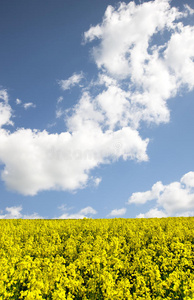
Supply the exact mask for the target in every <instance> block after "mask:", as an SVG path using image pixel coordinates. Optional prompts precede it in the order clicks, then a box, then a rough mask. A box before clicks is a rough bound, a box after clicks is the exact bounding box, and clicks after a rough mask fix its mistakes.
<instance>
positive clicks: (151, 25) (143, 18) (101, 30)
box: [85, 0, 194, 124]
mask: <svg viewBox="0 0 194 300" xmlns="http://www.w3.org/2000/svg"><path fill="white" fill-rule="evenodd" d="M169 2H170V1H168V0H162V1H157V0H156V1H149V2H145V3H143V4H141V5H136V4H135V2H130V3H128V4H126V3H120V5H119V7H118V8H117V9H115V8H113V7H112V6H108V8H107V10H106V12H105V15H104V18H103V21H102V23H101V24H97V25H96V26H94V27H91V28H90V29H89V30H88V31H87V32H85V42H91V41H93V40H94V39H99V40H100V43H99V45H98V46H95V47H94V48H93V57H94V60H95V62H96V65H97V67H98V68H99V69H100V70H102V71H103V72H107V73H108V74H109V76H112V77H113V78H114V79H117V80H118V81H119V82H123V81H124V82H125V83H128V85H129V84H130V86H129V90H128V91H130V90H131V89H132V90H133V93H132V94H131V95H130V97H129V94H128V97H127V98H130V100H131V103H133V104H134V103H135V105H133V107H132V108H133V110H135V112H136V115H138V117H139V120H144V121H147V122H149V123H150V122H155V123H157V124H159V123H161V122H164V123H165V122H168V121H169V117H170V113H169V110H168V108H167V104H166V100H167V99H169V98H170V97H173V96H175V95H176V93H177V92H178V89H179V88H181V87H182V86H183V85H186V86H187V87H188V88H189V89H192V88H193V82H194V63H193V53H194V39H193V31H194V29H193V27H191V26H184V25H183V23H182V22H181V21H182V19H183V18H185V17H187V16H188V14H193V10H192V9H190V8H189V7H188V6H187V7H186V8H185V11H184V12H179V11H178V9H177V8H174V7H170V4H169ZM166 33H168V35H169V36H170V37H169V40H168V39H166V38H165V37H164V36H165V34H166ZM154 36H157V37H158V38H159V39H160V41H162V40H164V43H163V44H160V43H154ZM161 36H162V38H161ZM156 40H157V39H156ZM157 42H158V40H157ZM181 45H184V49H183V47H182V46H181ZM121 98H122V97H121ZM126 100H129V99H126ZM122 101H123V100H122ZM128 102H129V101H128ZM120 103H121V102H120ZM104 105H105V104H104ZM116 105H117V104H116ZM128 106H129V103H128ZM137 108H138V109H137ZM120 109H121V107H120ZM125 109H126V105H124V106H123V110H122V112H124V111H125ZM127 109H128V111H129V107H127ZM130 109H131V107H130ZM131 111H132V110H131ZM119 112H120V113H121V110H120V111H119ZM137 112H138V113H137Z"/></svg>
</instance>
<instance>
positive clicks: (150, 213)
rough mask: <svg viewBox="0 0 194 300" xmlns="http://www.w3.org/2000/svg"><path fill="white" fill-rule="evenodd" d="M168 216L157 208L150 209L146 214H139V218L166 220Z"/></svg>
mask: <svg viewBox="0 0 194 300" xmlns="http://www.w3.org/2000/svg"><path fill="white" fill-rule="evenodd" d="M166 217H168V215H167V214H166V213H164V212H163V211H162V210H158V209H157V208H153V209H150V210H149V211H148V212H147V213H145V214H139V215H138V216H137V218H166Z"/></svg>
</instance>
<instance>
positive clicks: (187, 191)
mask: <svg viewBox="0 0 194 300" xmlns="http://www.w3.org/2000/svg"><path fill="white" fill-rule="evenodd" d="M151 200H156V205H157V207H161V208H162V210H158V208H154V209H152V210H150V211H149V212H148V213H146V214H140V215H139V216H138V217H154V216H155V217H158V216H161V217H162V216H174V215H192V214H193V210H194V172H189V173H186V174H185V175H184V176H183V177H182V178H181V180H180V182H172V183H170V184H168V185H163V184H162V183H161V182H157V183H156V184H154V185H153V187H152V189H151V190H150V191H146V192H141V193H133V194H132V196H131V197H130V198H129V201H128V202H129V204H131V203H135V204H144V203H146V202H147V201H151Z"/></svg>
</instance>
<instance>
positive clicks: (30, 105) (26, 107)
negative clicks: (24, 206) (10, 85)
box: [23, 102, 36, 109]
mask: <svg viewBox="0 0 194 300" xmlns="http://www.w3.org/2000/svg"><path fill="white" fill-rule="evenodd" d="M23 107H24V109H29V108H30V107H32V108H35V107H36V104H34V103H32V102H28V103H24V104H23Z"/></svg>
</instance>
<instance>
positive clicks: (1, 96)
mask: <svg viewBox="0 0 194 300" xmlns="http://www.w3.org/2000/svg"><path fill="white" fill-rule="evenodd" d="M0 99H1V100H3V101H5V103H8V100H9V97H8V93H7V90H5V89H1V90H0Z"/></svg>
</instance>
